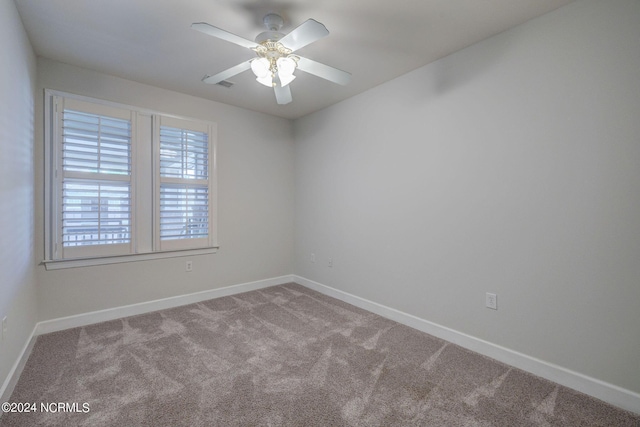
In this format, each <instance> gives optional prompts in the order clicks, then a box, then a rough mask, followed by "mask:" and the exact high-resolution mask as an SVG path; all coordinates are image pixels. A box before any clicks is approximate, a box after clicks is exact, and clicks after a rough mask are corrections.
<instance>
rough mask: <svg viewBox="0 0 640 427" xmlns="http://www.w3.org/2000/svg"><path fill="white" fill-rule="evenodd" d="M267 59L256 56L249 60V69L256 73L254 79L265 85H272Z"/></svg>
mask: <svg viewBox="0 0 640 427" xmlns="http://www.w3.org/2000/svg"><path fill="white" fill-rule="evenodd" d="M270 65H271V64H269V60H268V59H266V58H257V59H254V60H253V61H251V71H253V74H255V75H256V80H257V81H258V82H259V83H262V84H263V85H265V86H269V87H272V86H273V78H272V77H271V70H270Z"/></svg>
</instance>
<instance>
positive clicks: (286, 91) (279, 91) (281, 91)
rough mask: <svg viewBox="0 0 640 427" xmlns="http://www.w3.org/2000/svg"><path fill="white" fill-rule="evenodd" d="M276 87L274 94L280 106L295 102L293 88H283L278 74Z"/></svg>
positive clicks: (287, 86)
mask: <svg viewBox="0 0 640 427" xmlns="http://www.w3.org/2000/svg"><path fill="white" fill-rule="evenodd" d="M274 81H275V83H276V85H275V86H274V87H273V90H274V92H275V93H276V101H277V102H278V104H280V105H285V104H288V103H290V102H291V101H293V97H292V96H291V88H290V87H289V85H286V86H285V87H282V86H281V84H280V77H278V75H277V74H276V77H275V79H274Z"/></svg>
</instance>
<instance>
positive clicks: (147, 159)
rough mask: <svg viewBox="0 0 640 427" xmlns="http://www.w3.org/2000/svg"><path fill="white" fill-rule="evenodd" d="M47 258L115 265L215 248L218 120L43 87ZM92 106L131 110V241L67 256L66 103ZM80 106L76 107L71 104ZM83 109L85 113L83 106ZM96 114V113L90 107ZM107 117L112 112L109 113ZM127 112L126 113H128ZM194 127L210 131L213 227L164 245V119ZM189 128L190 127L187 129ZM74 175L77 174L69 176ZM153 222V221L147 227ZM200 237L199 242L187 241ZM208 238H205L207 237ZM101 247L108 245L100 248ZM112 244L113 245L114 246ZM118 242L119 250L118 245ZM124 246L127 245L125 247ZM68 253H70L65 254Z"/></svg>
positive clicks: (54, 262)
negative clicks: (64, 215) (161, 197)
mask: <svg viewBox="0 0 640 427" xmlns="http://www.w3.org/2000/svg"><path fill="white" fill-rule="evenodd" d="M44 92H45V93H44V98H45V99H44V127H45V132H44V143H45V144H44V145H45V147H44V148H45V153H44V154H45V165H44V166H45V168H44V169H45V171H44V193H45V194H44V202H45V203H44V244H45V248H44V260H43V261H42V263H43V264H44V265H45V267H46V269H47V270H53V269H61V268H72V267H81V266H91V265H103V264H115V263H122V262H133V261H140V260H150V259H164V258H172V257H180V256H193V255H201V254H210V253H215V252H217V249H218V248H219V246H218V240H217V218H218V206H217V193H218V191H217V190H218V189H217V124H216V123H215V122H211V121H207V120H201V119H195V118H190V117H183V116H177V115H172V114H167V113H163V112H159V111H154V110H148V109H143V108H139V107H134V106H130V105H125V104H120V103H115V102H110V101H105V100H100V99H96V98H90V97H86V96H81V95H75V94H71V93H67V92H61V91H56V90H51V89H45V91H44ZM67 101H68V102H69V103H70V104H71V105H80V106H89V109H90V110H94V111H106V112H109V111H110V112H114V111H115V112H118V111H119V113H118V114H119V115H118V114H116V116H117V117H120V116H121V115H122V114H123V113H126V112H128V113H129V115H130V117H131V174H130V177H129V182H130V195H131V196H130V197H131V201H130V203H131V215H130V230H131V241H130V243H129V244H115V245H91V246H85V247H80V248H84V249H78V248H74V249H73V250H69V249H70V248H67V249H66V251H67V252H69V253H68V254H66V255H65V254H64V251H63V248H62V218H61V212H62V211H61V209H59V208H60V206H61V203H62V182H63V175H64V173H63V171H62V145H63V141H62V128H61V124H62V116H63V105H62V104H63V102H67ZM73 109H74V110H78V108H73ZM80 111H85V110H82V109H80ZM87 112H88V113H93V111H87ZM105 115H109V114H105ZM124 115H126V114H124ZM163 120H165V121H167V122H170V123H182V124H185V125H191V126H192V128H195V129H202V128H204V129H206V130H207V131H208V132H207V135H208V144H209V156H208V157H209V158H208V168H209V170H208V197H209V213H208V215H209V218H208V221H209V228H208V237H207V238H206V239H178V240H177V241H178V242H180V243H179V244H171V245H166V244H164V245H163V244H161V242H160V235H159V222H160V210H159V208H160V205H159V203H160V202H159V189H160V169H159V166H160V150H159V147H160V141H159V133H156V129H157V130H158V132H159V126H160V123H161V122H162V121H163ZM185 129H191V128H189V127H185ZM68 175H73V174H68ZM148 224H150V225H148ZM185 240H187V241H188V240H198V242H191V244H190V243H189V242H186V243H185V242H184V241H185ZM203 240H206V241H203ZM98 246H103V247H105V248H99V247H98ZM110 246H111V247H110ZM115 246H120V248H117V249H116V248H115ZM122 246H128V248H126V250H121V249H123V248H122ZM65 256H66V257H65Z"/></svg>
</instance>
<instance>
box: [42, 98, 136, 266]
mask: <svg viewBox="0 0 640 427" xmlns="http://www.w3.org/2000/svg"><path fill="white" fill-rule="evenodd" d="M56 113H57V123H58V129H59V132H60V133H59V143H58V144H57V146H58V148H57V153H58V154H57V157H56V158H57V159H58V160H57V161H56V163H57V164H58V166H57V168H56V169H57V171H58V172H57V174H56V175H57V177H56V180H55V189H56V193H57V194H56V195H55V198H53V200H55V201H56V202H57V203H56V207H55V210H54V212H55V214H56V215H55V218H57V220H56V222H57V224H56V225H57V226H56V233H55V236H56V242H57V244H56V245H54V246H55V250H54V258H58V259H67V258H78V257H95V256H106V255H120V254H126V253H130V251H131V245H132V240H133V230H132V215H133V212H132V206H133V198H132V184H131V177H132V143H131V141H132V113H131V111H128V110H123V109H118V108H113V107H106V106H103V105H97V104H92V103H88V102H83V101H79V100H75V99H67V98H62V97H59V98H56Z"/></svg>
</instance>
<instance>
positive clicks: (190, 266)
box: [184, 261, 193, 272]
mask: <svg viewBox="0 0 640 427" xmlns="http://www.w3.org/2000/svg"><path fill="white" fill-rule="evenodd" d="M184 271H187V272H188V271H193V261H187V263H186V264H185V266H184Z"/></svg>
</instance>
